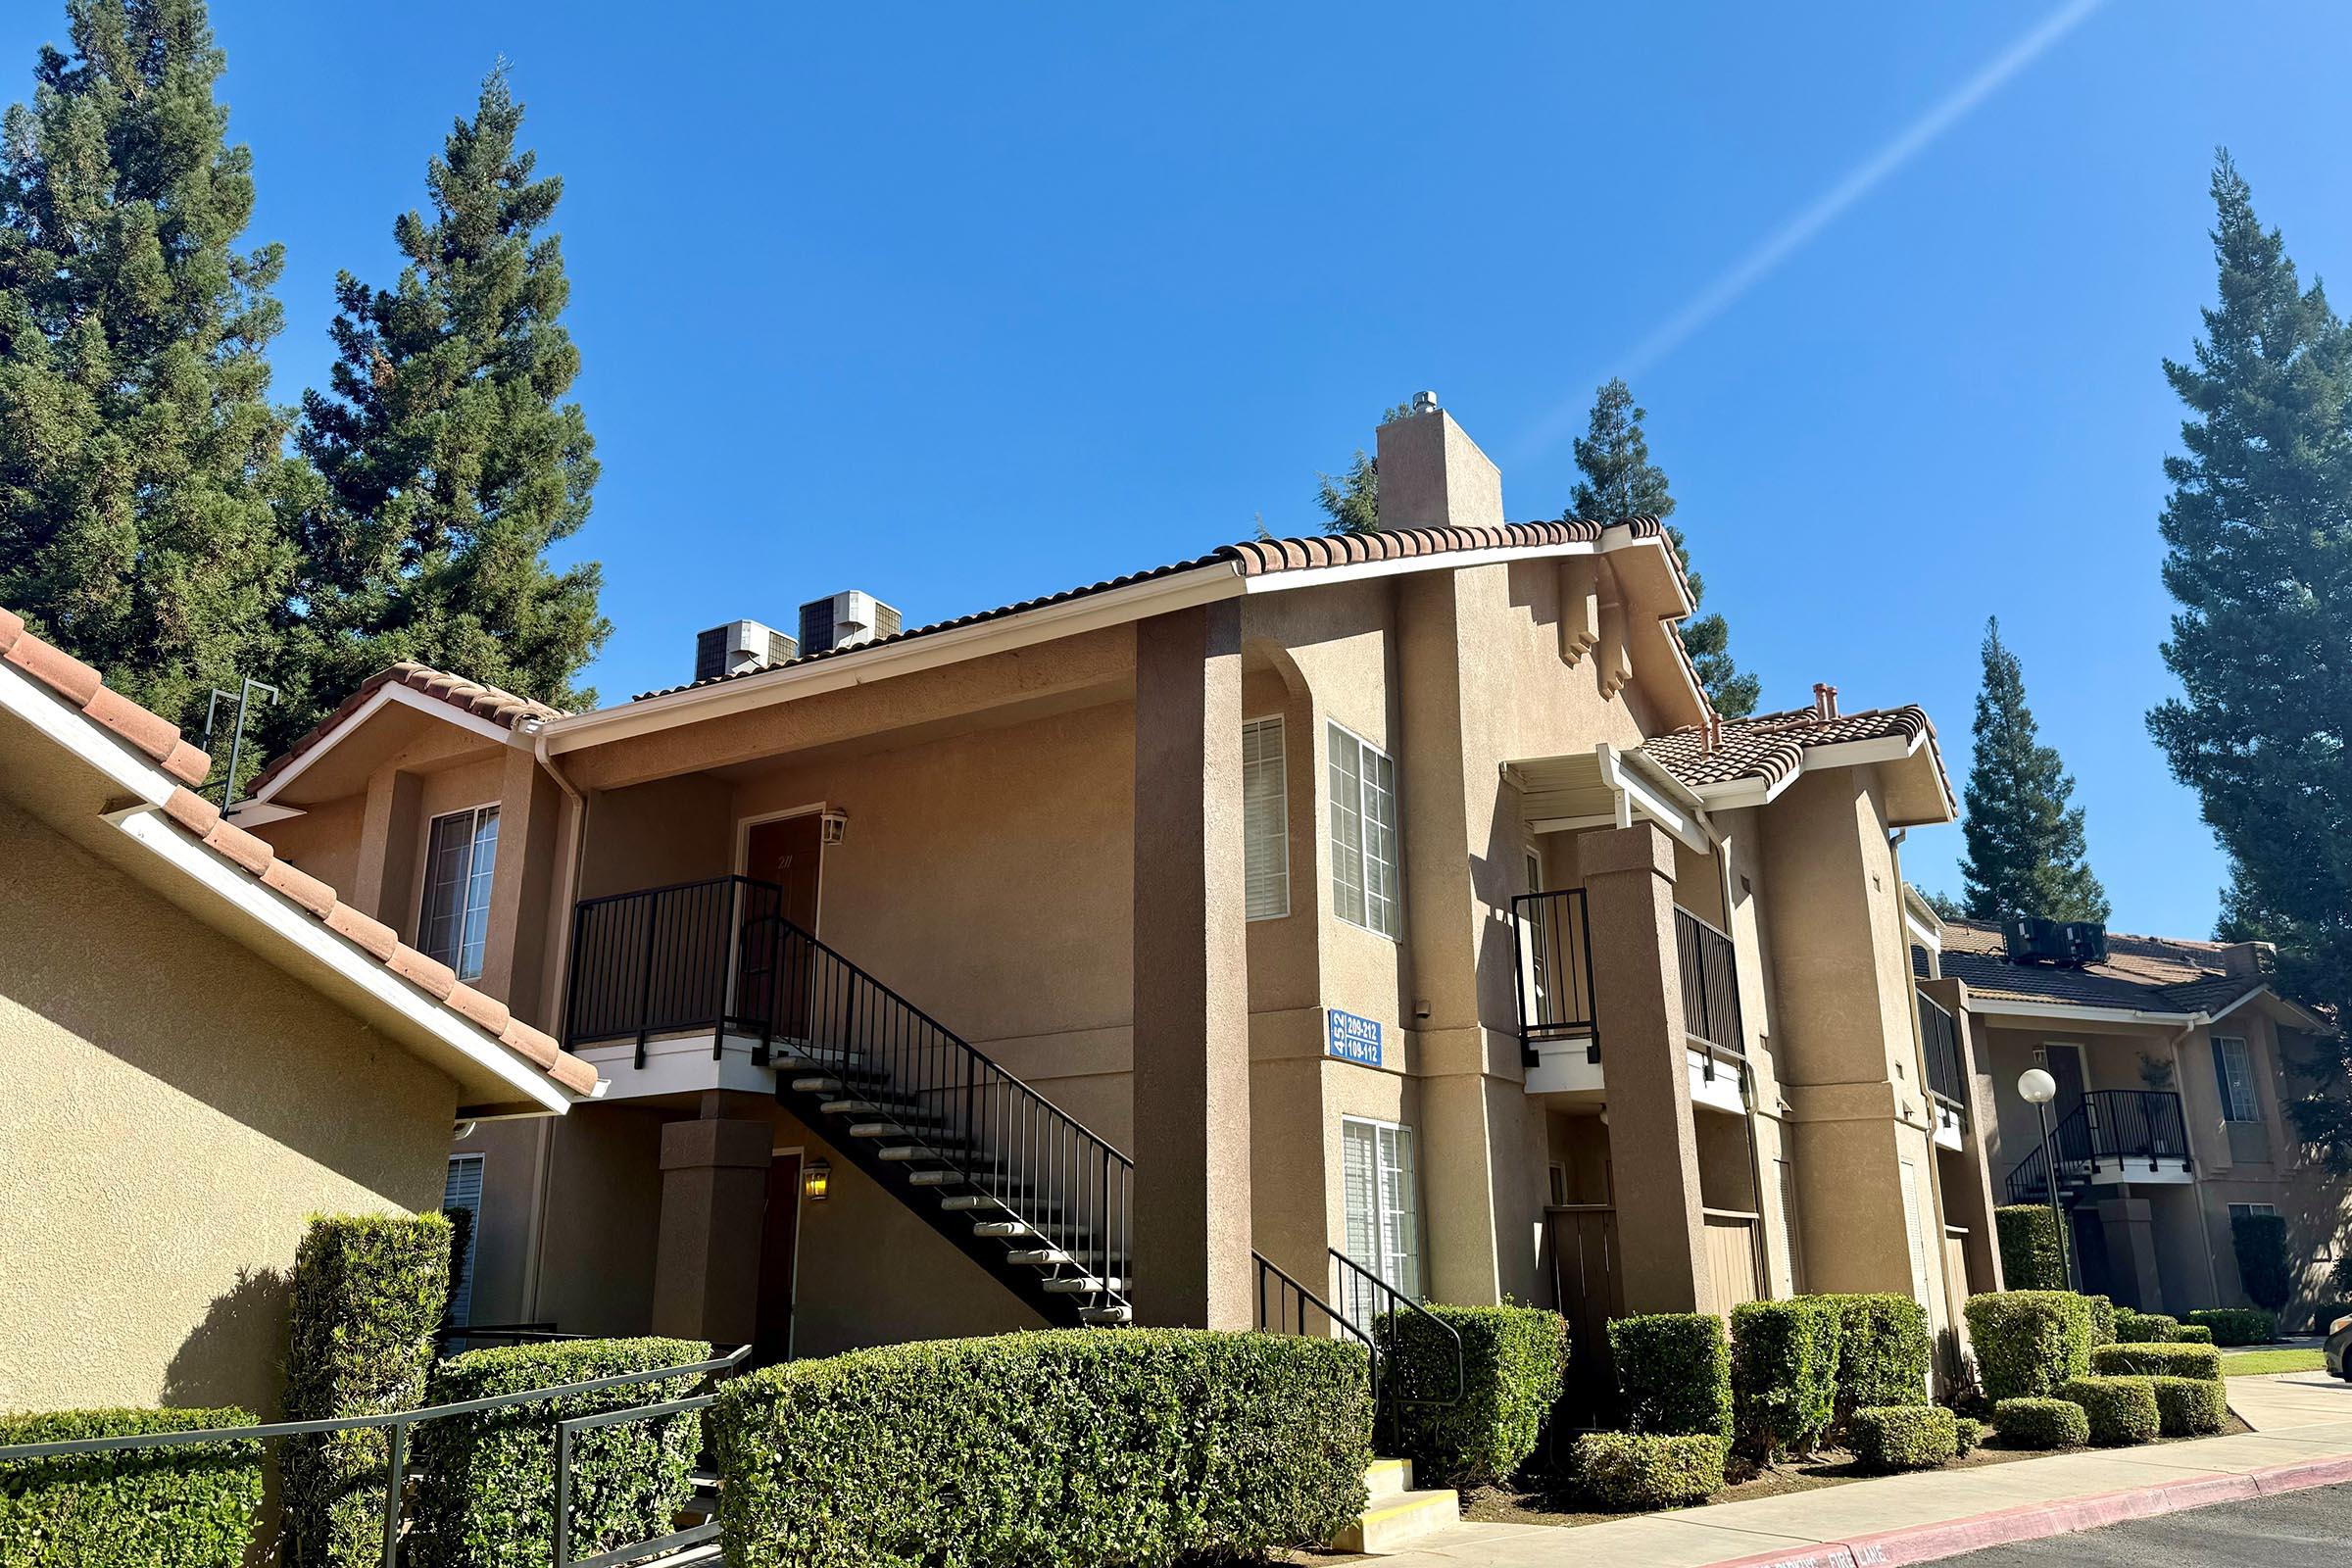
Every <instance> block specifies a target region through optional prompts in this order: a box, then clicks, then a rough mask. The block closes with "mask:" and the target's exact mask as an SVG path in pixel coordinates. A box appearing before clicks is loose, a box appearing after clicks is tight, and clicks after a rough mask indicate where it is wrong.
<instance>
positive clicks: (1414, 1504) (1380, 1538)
mask: <svg viewBox="0 0 2352 1568" xmlns="http://www.w3.org/2000/svg"><path fill="white" fill-rule="evenodd" d="M1461 1517H1462V1500H1461V1498H1460V1497H1459V1496H1457V1495H1455V1494H1454V1493H1453V1491H1452V1489H1450V1488H1447V1489H1446V1490H1444V1491H1431V1492H1394V1493H1391V1494H1389V1495H1387V1496H1383V1497H1375V1498H1373V1499H1372V1501H1371V1502H1370V1503H1368V1504H1366V1505H1365V1508H1364V1511H1363V1513H1362V1515H1361V1516H1360V1517H1359V1518H1357V1520H1356V1521H1355V1523H1353V1524H1351V1525H1349V1526H1348V1528H1347V1529H1345V1530H1343V1531H1341V1532H1340V1533H1339V1535H1338V1536H1337V1537H1336V1538H1334V1539H1333V1541H1332V1544H1331V1546H1332V1549H1333V1550H1334V1551H1359V1552H1362V1553H1364V1554H1365V1555H1367V1556H1373V1557H1378V1556H1382V1555H1385V1554H1386V1553H1389V1552H1392V1551H1401V1550H1403V1549H1404V1548H1405V1547H1406V1546H1408V1545H1410V1544H1412V1543H1413V1542H1416V1541H1418V1540H1420V1539H1421V1538H1422V1537H1423V1536H1426V1535H1428V1534H1429V1533H1430V1532H1431V1531H1433V1530H1443V1529H1445V1528H1446V1526H1447V1525H1450V1524H1458V1523H1460V1522H1461Z"/></svg>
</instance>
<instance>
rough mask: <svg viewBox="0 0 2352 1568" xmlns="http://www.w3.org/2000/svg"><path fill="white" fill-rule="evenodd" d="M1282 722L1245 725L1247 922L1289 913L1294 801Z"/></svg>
mask: <svg viewBox="0 0 2352 1568" xmlns="http://www.w3.org/2000/svg"><path fill="white" fill-rule="evenodd" d="M1286 751H1287V748H1286V747H1285V745H1284V737H1283V729H1282V719H1281V717H1280V716H1279V715H1278V716H1275V717H1272V718H1253V719H1250V721H1249V722H1248V723H1246V724H1244V725H1243V726H1242V861H1243V867H1242V883H1243V886H1244V887H1245V888H1247V889H1248V900H1249V918H1250V919H1252V920H1279V919H1281V918H1282V917H1283V916H1284V915H1286V914H1289V913H1290V912H1291V801H1290V782H1289V767H1288V761H1289V759H1288V757H1287V756H1286Z"/></svg>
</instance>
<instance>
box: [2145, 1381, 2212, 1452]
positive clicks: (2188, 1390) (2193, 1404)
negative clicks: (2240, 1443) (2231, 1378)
mask: <svg viewBox="0 0 2352 1568" xmlns="http://www.w3.org/2000/svg"><path fill="white" fill-rule="evenodd" d="M2148 1386H2149V1387H2150V1388H2151V1389H2153V1390H2154V1391H2155V1393H2156V1425H2157V1429H2158V1430H2159V1431H2160V1432H2162V1433H2163V1434H2164V1435H2165V1436H2166V1437H2168V1438H2197V1437H2203V1436H2205V1435H2206V1434H2208V1433H2212V1432H2219V1431H2221V1430H2222V1428H2223V1427H2224V1426H2227V1425H2228V1424H2229V1390H2228V1388H2226V1387H2225V1386H2224V1385H2223V1384H2222V1383H2221V1382H2220V1381H2219V1380H2218V1379H2212V1378H2175V1377H2153V1378H2150V1379H2149V1380H2148Z"/></svg>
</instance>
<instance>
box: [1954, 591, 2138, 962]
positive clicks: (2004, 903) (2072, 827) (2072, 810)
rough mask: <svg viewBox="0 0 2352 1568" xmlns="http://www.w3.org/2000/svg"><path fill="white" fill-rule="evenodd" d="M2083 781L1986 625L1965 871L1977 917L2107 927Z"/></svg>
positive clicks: (1968, 900) (1993, 625)
mask: <svg viewBox="0 0 2352 1568" xmlns="http://www.w3.org/2000/svg"><path fill="white" fill-rule="evenodd" d="M2074 793H2075V781H2074V780H2073V779H2071V778H2069V777H2068V776H2067V773H2066V766H2065V764H2064V763H2062V762H2061V761H2060V760H2058V753H2057V751H2056V749H2055V748H2052V747H2048V746H2044V745H2042V744H2041V742H2040V739H2039V734H2038V731H2037V729H2036V727H2035V725H2034V711H2033V710H2032V709H2030V708H2028V707H2027V706H2026V678H2025V672H2024V670H2023V669H2022V668H2021V667H2020V666H2019V664H2018V662H2017V656H2016V655H2015V654H2013V653H2011V652H2010V651H2009V650H2008V648H2007V647H2006V646H2005V645H2004V644H2003V643H2002V642H2001V624H2000V622H1999V621H1998V620H1987V621H1985V684H1984V686H1983V688H1982V689H1980V690H1979V691H1978V693H1977V729H1976V754H1975V756H1974V757H1973V758H1972V759H1971V760H1970V761H1969V766H1968V788H1967V790H1966V792H1965V798H1966V801H1967V805H1968V816H1967V819H1966V821H1965V822H1964V823H1963V824H1962V830H1963V832H1965V833H1966V835H1967V838H1968V858H1967V859H1965V860H1963V861H1962V862H1961V864H1960V879H1961V880H1960V892H1961V899H1962V902H1963V903H1964V905H1965V906H1966V907H1967V910H1968V913H1969V916H1970V917H1971V918H1972V919H1978V920H1999V919H2004V918H2006V917H2007V916H2009V915H2012V914H2037V915H2041V916H2043V917H2045V918H2047V919H2051V920H2104V919H2106V918H2107V894H2106V892H2105V890H2104V889H2102V888H2101V887H2100V886H2099V879H2098V878H2097V877H2095V876H2093V875H2091V872H2090V867H2089V866H2088V865H2087V864H2085V863H2084V862H2083V843H2082V808H2081V807H2079V806H2073V807H2070V806H2069V805H2067V802H2068V801H2069V800H2070V799H2071V798H2072V797H2073V795H2074Z"/></svg>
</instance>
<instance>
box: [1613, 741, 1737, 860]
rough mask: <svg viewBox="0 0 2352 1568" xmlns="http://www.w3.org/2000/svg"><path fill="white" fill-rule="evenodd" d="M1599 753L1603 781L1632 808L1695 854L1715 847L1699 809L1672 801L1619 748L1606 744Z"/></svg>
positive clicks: (1704, 852) (1703, 852) (1701, 853)
mask: <svg viewBox="0 0 2352 1568" xmlns="http://www.w3.org/2000/svg"><path fill="white" fill-rule="evenodd" d="M1597 751H1598V755H1599V757H1600V776H1601V778H1602V779H1603V780H1604V781H1605V782H1606V783H1607V784H1608V786H1609V787H1610V788H1611V789H1614V790H1616V791H1617V792H1618V793H1619V794H1620V795H1622V796H1624V798H1625V799H1626V801H1627V803H1628V804H1629V805H1631V806H1633V807H1634V808H1635V809H1639V810H1640V811H1641V813H1642V815H1643V816H1646V817H1648V818H1649V819H1650V820H1651V821H1652V822H1655V823H1656V824H1657V825H1658V826H1660V827H1662V828H1664V829H1665V830H1666V831H1667V832H1668V833H1670V834H1672V835H1673V836H1674V837H1675V839H1676V840H1677V841H1679V842H1680V843H1681V844H1682V846H1683V847H1684V848H1685V849H1687V850H1690V851H1691V853H1692V854H1694V855H1704V854H1706V853H1707V852H1708V851H1710V850H1712V849H1713V848H1714V847H1715V841H1714V838H1713V837H1712V836H1711V835H1710V834H1709V833H1708V831H1707V819H1706V818H1705V817H1704V816H1703V815H1701V814H1700V813H1699V812H1698V811H1697V810H1695V809H1689V808H1686V807H1685V806H1684V805H1683V804H1682V803H1680V802H1678V801H1674V800H1671V799H1669V798H1668V797H1667V795H1666V792H1665V791H1664V790H1662V789H1660V788H1659V787H1658V786H1657V785H1656V784H1655V783H1654V782H1652V781H1651V780H1650V779H1648V778H1646V777H1643V776H1642V774H1641V772H1640V771H1639V770H1638V769H1636V768H1635V767H1633V766H1631V765H1629V764H1628V762H1627V760H1626V758H1625V754H1624V753H1622V752H1620V751H1618V750H1617V748H1616V747H1614V746H1610V745H1607V744H1605V743H1604V744H1602V745H1601V746H1600V747H1599V748H1597Z"/></svg>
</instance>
